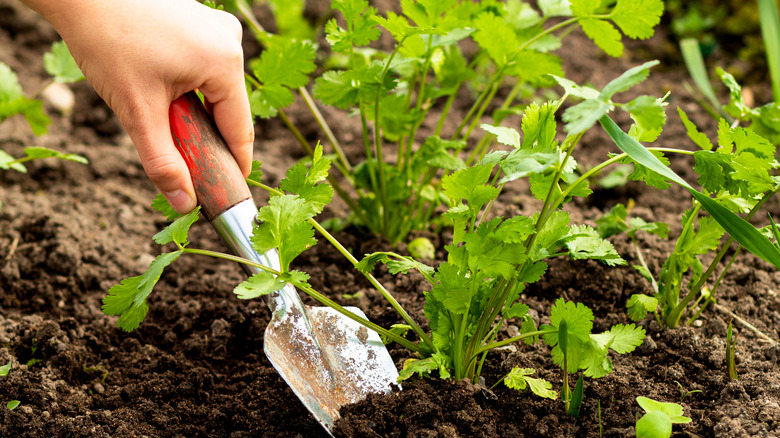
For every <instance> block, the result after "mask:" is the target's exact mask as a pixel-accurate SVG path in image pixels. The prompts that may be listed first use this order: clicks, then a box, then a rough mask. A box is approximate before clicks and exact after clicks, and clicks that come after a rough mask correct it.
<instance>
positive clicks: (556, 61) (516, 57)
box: [505, 50, 563, 87]
mask: <svg viewBox="0 0 780 438" xmlns="http://www.w3.org/2000/svg"><path fill="white" fill-rule="evenodd" d="M505 72H506V74H507V75H510V76H514V77H517V78H518V79H520V80H521V81H524V82H527V83H529V84H532V85H536V86H539V87H549V86H551V85H553V84H554V83H555V81H554V80H553V78H552V77H550V76H551V75H557V76H563V68H562V67H561V58H559V57H558V56H555V55H552V54H549V53H539V52H536V51H533V50H521V51H519V52H516V53H514V54H513V55H512V64H511V65H510V66H509V67H508V68H507V69H506V70H505Z"/></svg>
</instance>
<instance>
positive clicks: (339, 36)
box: [325, 0, 381, 53]
mask: <svg viewBox="0 0 780 438" xmlns="http://www.w3.org/2000/svg"><path fill="white" fill-rule="evenodd" d="M331 6H332V7H333V9H338V10H339V11H341V13H342V14H344V21H346V24H347V28H346V29H344V28H341V27H340V26H339V25H338V23H337V22H336V19H335V18H334V19H331V20H330V21H328V23H327V24H326V25H325V39H326V40H327V41H328V44H330V45H331V48H332V49H333V51H335V52H341V53H347V52H350V51H351V50H352V49H353V47H355V46H365V45H368V44H369V43H371V42H372V41H374V40H376V39H377V38H379V36H380V35H381V31H380V30H379V28H378V27H376V22H375V21H374V20H373V17H375V16H376V9H374V8H373V7H369V6H368V1H366V0H333V2H332V4H331Z"/></svg>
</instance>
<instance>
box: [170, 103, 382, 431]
mask: <svg viewBox="0 0 780 438" xmlns="http://www.w3.org/2000/svg"><path fill="white" fill-rule="evenodd" d="M169 117H170V123H171V132H172V134H173V139H174V143H175V144H176V147H177V149H178V150H179V152H180V153H181V155H182V157H184V161H186V162H187V167H188V168H189V170H190V174H191V175H192V182H193V184H194V186H195V193H196V194H197V196H198V202H199V203H200V205H201V207H202V211H203V213H204V215H205V216H206V217H207V218H208V220H209V221H210V222H211V225H212V226H213V227H214V229H215V230H216V231H217V233H218V234H219V235H220V236H221V237H222V238H223V239H224V240H225V242H226V243H227V245H228V247H230V250H231V251H232V252H233V253H234V254H235V255H237V256H240V257H244V258H247V259H250V260H253V261H256V262H259V263H260V264H262V265H264V266H267V267H270V268H272V269H275V270H277V271H278V270H279V269H280V267H279V256H278V253H277V251H276V249H273V250H271V251H268V252H266V253H265V254H258V253H257V252H256V251H255V250H254V249H253V248H252V245H251V241H250V236H251V235H252V230H253V226H254V221H255V217H256V215H257V207H256V206H255V203H254V201H253V200H252V197H251V193H250V192H249V187H248V186H247V184H246V182H245V180H244V178H243V176H242V175H241V172H240V170H239V168H238V165H237V164H236V162H235V160H234V159H233V156H232V155H231V153H230V151H229V150H228V147H227V145H226V144H225V141H224V140H223V139H222V136H221V135H220V134H219V131H218V130H217V128H216V125H215V124H214V122H213V120H212V118H211V116H210V115H209V113H208V112H207V111H206V108H205V107H204V106H203V104H202V103H201V101H200V99H199V98H198V96H197V94H195V93H194V92H190V93H187V94H185V95H184V96H182V97H180V98H179V99H177V100H176V101H174V102H173V103H172V104H171V107H170V113H169ZM241 266H242V267H243V268H244V271H245V272H246V274H247V275H253V274H257V273H259V272H261V271H260V269H258V268H255V267H251V266H248V265H245V264H242V265H241ZM267 303H268V306H269V307H270V309H271V315H272V316H271V321H270V322H269V323H268V328H266V330H265V343H264V350H265V354H266V356H268V359H269V360H270V361H271V363H272V364H273V366H274V368H276V370H277V371H278V372H279V374H281V376H282V378H284V380H285V381H286V382H287V384H288V385H289V386H290V387H291V388H292V390H293V391H294V392H295V394H296V395H297V396H298V398H299V399H301V401H302V402H303V404H304V405H306V407H307V408H308V409H309V411H310V412H311V413H312V414H313V415H314V417H315V418H316V419H317V421H319V422H320V424H322V425H323V426H324V427H325V429H326V430H327V431H328V433H330V434H331V435H332V433H331V430H332V428H333V423H334V422H335V420H336V419H338V418H339V413H338V411H339V408H341V406H343V405H345V404H347V403H352V402H356V401H358V400H361V399H363V398H364V397H365V396H366V395H368V394H370V393H382V392H389V391H390V389H391V387H392V386H393V385H396V381H397V378H398V372H397V370H396V368H395V365H394V364H393V360H392V359H391V358H390V355H389V353H388V352H387V349H386V348H385V346H384V344H383V343H382V341H381V339H380V337H379V335H378V334H377V333H376V332H375V331H373V330H370V329H367V328H366V327H364V326H362V325H360V324H358V323H357V322H355V321H353V320H351V319H349V318H347V317H346V316H344V315H342V314H340V313H338V312H336V311H335V310H333V309H331V308H328V307H309V306H305V305H304V304H303V303H302V302H301V299H300V297H299V296H298V292H297V291H296V289H295V287H294V286H292V285H290V284H287V285H286V286H285V287H284V288H283V289H281V290H278V291H276V292H274V293H273V294H271V295H270V296H269V298H268V300H267ZM347 309H348V310H350V311H351V312H353V313H355V314H357V315H359V316H361V317H362V318H365V315H364V314H363V312H362V311H360V309H357V308H355V307H348V308H347Z"/></svg>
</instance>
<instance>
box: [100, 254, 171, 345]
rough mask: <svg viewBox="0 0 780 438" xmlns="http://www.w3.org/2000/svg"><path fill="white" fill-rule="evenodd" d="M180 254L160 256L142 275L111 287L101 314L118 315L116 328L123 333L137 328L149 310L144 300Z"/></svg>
mask: <svg viewBox="0 0 780 438" xmlns="http://www.w3.org/2000/svg"><path fill="white" fill-rule="evenodd" d="M181 254H182V251H181V250H179V251H175V252H169V253H163V254H160V255H159V256H157V258H155V259H154V261H153V262H152V264H151V265H150V266H149V269H147V270H146V272H145V273H144V274H143V275H139V276H137V277H131V278H127V279H124V280H122V281H121V282H120V284H117V285H114V286H112V287H111V288H110V289H109V290H108V295H107V296H106V297H105V298H103V313H105V314H106V315H120V316H119V319H118V320H117V326H119V327H120V328H122V329H123V330H124V331H127V332H129V331H133V330H135V329H136V328H138V326H139V325H140V324H141V321H143V319H144V318H145V317H146V313H147V312H148V310H149V306H148V305H147V304H146V298H147V297H148V296H149V294H151V293H152V290H153V289H154V286H155V284H157V281H159V280H160V276H161V275H162V272H163V270H164V269H165V268H166V267H167V266H168V265H170V264H171V263H173V262H174V261H175V260H176V259H177V258H179V256H180V255H181Z"/></svg>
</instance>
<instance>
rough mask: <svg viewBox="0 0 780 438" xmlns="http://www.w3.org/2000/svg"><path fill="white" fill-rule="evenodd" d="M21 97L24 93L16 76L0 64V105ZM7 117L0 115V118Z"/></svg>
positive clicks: (4, 65) (8, 68) (6, 66)
mask: <svg viewBox="0 0 780 438" xmlns="http://www.w3.org/2000/svg"><path fill="white" fill-rule="evenodd" d="M21 97H24V91H22V86H21V85H19V78H18V76H16V73H14V71H13V70H11V67H9V66H8V65H7V64H5V63H2V62H0V103H3V102H10V101H13V100H16V99H19V98H21ZM8 116H9V115H5V114H2V113H0V118H2V117H8Z"/></svg>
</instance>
